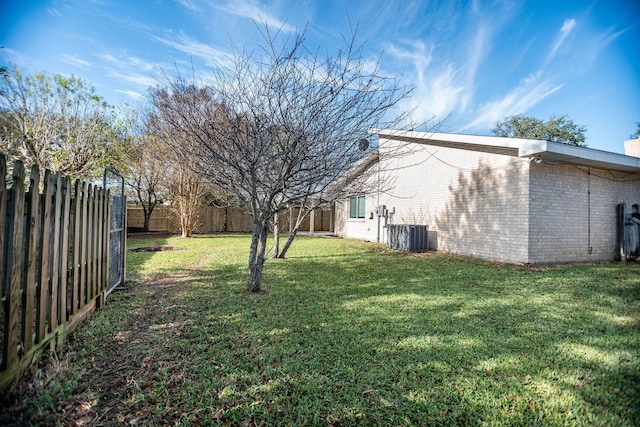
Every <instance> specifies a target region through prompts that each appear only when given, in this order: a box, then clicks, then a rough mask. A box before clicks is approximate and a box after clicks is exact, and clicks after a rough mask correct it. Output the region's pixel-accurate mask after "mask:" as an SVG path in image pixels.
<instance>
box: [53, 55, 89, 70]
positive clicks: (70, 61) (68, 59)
mask: <svg viewBox="0 0 640 427" xmlns="http://www.w3.org/2000/svg"><path fill="white" fill-rule="evenodd" d="M60 57H61V58H62V60H63V61H64V62H66V63H68V64H73V65H76V66H78V67H80V68H88V67H91V63H89V62H88V61H85V60H84V59H80V58H76V57H75V56H73V55H69V54H66V53H63V54H61V55H60Z"/></svg>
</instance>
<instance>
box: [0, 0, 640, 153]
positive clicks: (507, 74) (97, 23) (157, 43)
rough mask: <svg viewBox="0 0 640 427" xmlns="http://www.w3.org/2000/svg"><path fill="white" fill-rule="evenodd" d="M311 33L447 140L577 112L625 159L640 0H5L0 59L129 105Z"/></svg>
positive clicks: (593, 139) (639, 43)
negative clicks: (270, 41)
mask: <svg viewBox="0 0 640 427" xmlns="http://www.w3.org/2000/svg"><path fill="white" fill-rule="evenodd" d="M259 21H263V22H266V23H267V24H269V25H270V26H272V27H274V28H275V27H280V28H281V29H282V31H283V33H285V34H286V33H293V32H296V31H301V30H304V29H305V28H306V31H307V45H308V46H309V47H311V48H316V47H320V48H321V49H322V50H323V51H324V50H325V49H326V50H327V51H328V52H329V53H331V52H334V51H335V49H336V48H337V47H338V46H340V45H341V40H342V36H343V35H344V34H349V21H351V23H352V24H358V25H359V38H358V40H360V41H361V42H363V43H364V44H365V55H366V59H367V60H371V61H375V60H377V59H378V58H379V59H380V67H381V70H382V72H383V73H384V74H385V75H389V76H397V77H398V78H399V79H401V81H402V82H403V83H406V84H408V85H410V86H415V92H414V95H413V97H412V98H411V99H409V100H407V101H406V102H404V103H403V104H402V105H401V106H400V108H402V109H403V110H405V109H406V110H408V109H411V108H415V110H414V113H413V121H414V122H417V123H420V122H425V121H428V120H429V119H431V118H432V117H433V116H434V115H435V117H436V120H442V119H445V120H444V123H443V126H442V127H441V128H440V131H442V132H454V133H471V134H479V135H487V134H490V130H491V128H492V127H493V126H494V124H495V123H496V121H498V120H499V119H501V118H503V117H505V116H506V115H512V114H519V113H524V114H527V115H532V116H535V117H538V118H542V119H547V118H548V117H549V116H550V115H551V114H568V115H569V116H570V117H571V118H572V119H574V121H575V122H576V123H578V124H582V125H585V126H586V127H587V141H586V142H587V144H588V146H589V147H591V148H596V149H601V150H607V151H613V152H619V153H622V152H624V148H623V141H624V140H627V139H629V136H630V135H631V134H632V133H634V132H635V130H636V122H637V121H640V1H637V0H626V1H625V0H607V1H604V0H601V1H593V2H588V1H571V0H567V1H558V0H554V1H529V2H526V1H504V2H502V1H484V0H477V1H457V2H454V1H425V0H422V1H419V0H415V1H411V0H405V1H402V0H399V1H394V0H386V1H376V0H369V1H366V0H342V1H340V0H333V1H331V0H326V1H322V0H318V1H311V0H275V1H257V0H228V1H227V0H216V1H204V0H202V1H200V0H135V1H131V0H118V1H116V0H50V1H29V0H4V1H2V2H0V45H1V46H2V47H3V48H2V49H0V55H1V57H0V58H1V59H2V61H4V62H14V63H16V64H18V65H19V66H20V67H23V68H26V69H27V70H29V71H31V72H34V71H40V70H44V71H49V72H51V73H61V74H74V75H76V76H79V77H82V78H84V79H85V80H88V81H89V82H90V83H92V84H93V85H94V86H95V87H96V89H97V91H98V93H99V94H100V95H102V96H103V97H105V98H106V99H107V101H108V102H109V103H111V104H114V105H117V104H119V103H120V102H126V103H130V104H134V103H136V102H138V101H141V100H143V99H144V97H145V96H146V94H147V89H148V87H149V86H153V85H156V84H157V83H158V82H159V81H160V80H161V76H162V74H163V73H166V74H173V73H174V71H175V70H176V69H179V70H181V71H182V72H183V73H184V72H185V71H186V72H190V70H191V69H192V66H193V69H195V70H196V73H197V74H198V75H199V76H204V77H205V78H206V75H207V74H208V73H210V72H211V69H212V67H213V66H215V64H225V63H226V62H227V61H228V58H229V56H230V55H231V44H232V42H233V43H234V44H235V45H236V46H237V47H239V48H241V49H247V50H248V51H256V50H258V49H259V46H260V43H261V42H262V39H261V38H260V35H259V31H258V30H259V28H258V26H257V25H256V22H259Z"/></svg>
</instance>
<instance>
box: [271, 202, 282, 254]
mask: <svg viewBox="0 0 640 427" xmlns="http://www.w3.org/2000/svg"><path fill="white" fill-rule="evenodd" d="M279 218H280V215H279V214H278V213H276V214H275V216H274V217H273V253H272V255H271V256H272V258H278V256H279V253H278V252H280V220H279Z"/></svg>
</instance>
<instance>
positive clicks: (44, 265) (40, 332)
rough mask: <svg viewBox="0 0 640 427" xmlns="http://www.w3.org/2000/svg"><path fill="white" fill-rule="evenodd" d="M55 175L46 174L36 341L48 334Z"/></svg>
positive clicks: (47, 171) (43, 194)
mask: <svg viewBox="0 0 640 427" xmlns="http://www.w3.org/2000/svg"><path fill="white" fill-rule="evenodd" d="M52 187H53V175H52V174H51V172H50V171H49V170H45V174H44V191H43V193H42V197H43V200H42V203H41V204H42V221H41V223H42V240H41V241H40V248H41V249H40V251H41V254H40V282H39V283H38V317H37V319H36V342H41V341H43V340H44V338H45V337H46V335H47V303H48V302H49V301H48V300H49V258H50V250H49V247H50V240H51V192H52V191H53V189H52Z"/></svg>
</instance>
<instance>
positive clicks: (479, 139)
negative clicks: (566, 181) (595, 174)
mask: <svg viewBox="0 0 640 427" xmlns="http://www.w3.org/2000/svg"><path fill="white" fill-rule="evenodd" d="M369 132H370V133H375V134H378V135H379V136H380V137H381V138H386V139H394V140H400V141H408V142H415V143H418V144H420V143H422V144H429V142H430V141H431V142H433V143H436V144H437V145H442V144H447V143H449V144H455V145H458V146H459V147H460V146H467V147H469V149H476V150H477V149H478V148H480V147H492V148H495V149H500V148H502V149H509V150H514V153H513V154H514V155H517V156H518V157H523V158H526V157H535V156H541V157H542V158H544V157H545V154H548V155H552V156H553V157H554V158H557V159H558V160H562V161H566V162H567V163H571V164H577V165H580V164H584V165H585V166H590V167H600V168H603V169H618V170H625V171H628V172H634V173H638V172H640V158H637V157H632V156H627V155H624V154H618V153H612V152H609V151H602V150H595V149H593V148H587V147H578V146H576V145H569V144H562V143H559V142H551V141H545V140H537V139H524V138H503V137H498V136H480V135H462V134H452V133H437V132H417V131H401V130H392V129H370V130H369ZM515 151H517V154H516V152H515Z"/></svg>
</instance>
